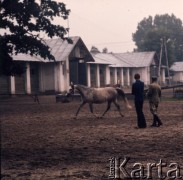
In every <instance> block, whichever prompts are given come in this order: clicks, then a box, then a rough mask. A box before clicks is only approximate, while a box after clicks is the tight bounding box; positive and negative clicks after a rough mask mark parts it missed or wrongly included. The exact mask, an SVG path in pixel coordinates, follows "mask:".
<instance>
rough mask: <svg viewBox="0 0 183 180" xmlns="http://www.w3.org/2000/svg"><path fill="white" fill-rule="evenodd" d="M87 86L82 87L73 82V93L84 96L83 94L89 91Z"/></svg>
mask: <svg viewBox="0 0 183 180" xmlns="http://www.w3.org/2000/svg"><path fill="white" fill-rule="evenodd" d="M87 88H88V87H87V86H84V85H80V84H73V83H72V82H71V91H72V92H73V94H74V93H79V94H83V92H84V91H85V90H86V89H87Z"/></svg>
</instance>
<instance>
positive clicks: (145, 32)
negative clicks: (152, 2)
mask: <svg viewBox="0 0 183 180" xmlns="http://www.w3.org/2000/svg"><path fill="white" fill-rule="evenodd" d="M132 36H133V41H134V42H135V43H136V46H137V49H136V51H156V53H157V55H158V57H159V56H160V50H161V42H162V41H164V42H165V43H166V46H167V52H168V60H169V65H171V64H172V63H173V62H175V61H183V25H182V21H181V20H180V19H178V18H176V17H175V16H174V15H173V14H172V15H171V16H170V15H168V14H165V15H156V16H155V17H154V19H153V18H152V17H151V16H149V17H148V18H144V19H143V20H142V21H141V22H140V23H139V24H138V26H137V31H136V32H135V33H134V34H133V35H132ZM162 55H163V56H162V63H163V64H164V65H165V64H166V61H165V51H163V54H162Z"/></svg>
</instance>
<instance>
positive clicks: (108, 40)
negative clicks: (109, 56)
mask: <svg viewBox="0 0 183 180" xmlns="http://www.w3.org/2000/svg"><path fill="white" fill-rule="evenodd" d="M57 1H58V2H64V3H65V4H66V7H67V9H70V10H71V13H70V15H69V20H68V21H64V22H62V21H61V20H60V19H57V20H56V21H57V23H61V24H63V25H64V26H66V27H67V26H69V28H70V31H69V36H80V37H81V39H82V40H83V42H84V43H85V45H86V46H87V48H88V50H90V49H91V47H92V46H95V47H97V48H98V49H99V50H100V51H102V50H103V49H104V48H107V49H108V52H115V53H118V52H120V53H122V52H132V51H133V49H134V48H135V43H134V42H133V40H132V34H133V33H135V32H136V30H137V25H138V23H139V22H140V21H141V20H143V19H144V18H148V17H149V16H152V17H154V16H155V15H157V14H158V15H163V14H169V15H171V14H174V15H175V16H176V17H177V18H180V19H181V20H182V22H183V0H153V1H152V0H57Z"/></svg>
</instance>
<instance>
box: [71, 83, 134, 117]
mask: <svg viewBox="0 0 183 180" xmlns="http://www.w3.org/2000/svg"><path fill="white" fill-rule="evenodd" d="M71 87H72V90H73V92H75V91H76V90H77V92H78V93H79V94H80V95H81V97H82V103H81V105H80V106H79V108H78V110H77V112H76V117H77V115H78V114H79V111H80V110H81V108H82V107H83V106H84V105H85V104H86V103H88V104H89V107H90V111H91V113H92V114H93V103H95V104H101V103H104V102H107V103H108V104H107V109H106V110H105V111H104V113H103V114H102V116H101V117H100V118H102V117H103V116H104V115H105V114H106V112H107V111H108V110H109V109H110V107H111V103H114V105H115V106H116V108H117V110H118V112H119V114H120V115H121V117H123V116H124V115H123V114H122V113H121V109H120V106H119V104H118V103H117V96H118V95H120V96H122V97H123V100H124V102H125V105H126V106H127V108H131V106H130V105H129V103H128V100H127V98H126V97H125V93H124V91H123V90H122V89H121V88H118V87H116V88H114V87H104V88H90V87H87V86H84V85H80V84H77V85H73V84H71ZM94 116H95V115H94ZM95 117H96V116H95Z"/></svg>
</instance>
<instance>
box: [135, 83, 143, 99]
mask: <svg viewBox="0 0 183 180" xmlns="http://www.w3.org/2000/svg"><path fill="white" fill-rule="evenodd" d="M132 94H133V95H134V96H135V101H143V100H144V83H143V82H142V81H140V80H136V82H134V83H133V85H132Z"/></svg>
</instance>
